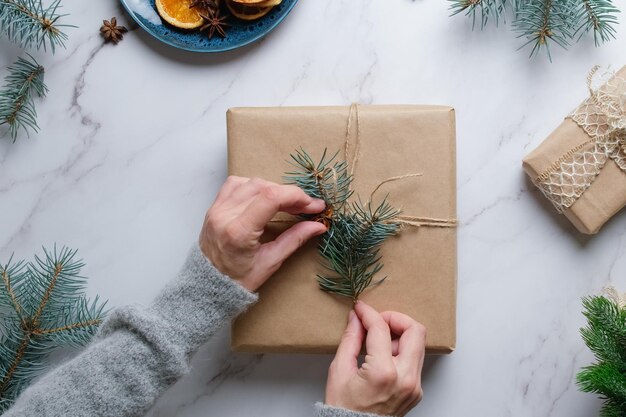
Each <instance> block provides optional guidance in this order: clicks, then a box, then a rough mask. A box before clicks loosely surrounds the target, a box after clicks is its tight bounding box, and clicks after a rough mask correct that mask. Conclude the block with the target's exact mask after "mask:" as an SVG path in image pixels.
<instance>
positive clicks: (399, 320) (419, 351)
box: [381, 311, 426, 373]
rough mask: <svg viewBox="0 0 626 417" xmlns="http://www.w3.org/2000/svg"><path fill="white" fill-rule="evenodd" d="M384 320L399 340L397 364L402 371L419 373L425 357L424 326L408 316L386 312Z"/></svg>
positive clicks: (382, 314) (383, 313)
mask: <svg viewBox="0 0 626 417" xmlns="http://www.w3.org/2000/svg"><path fill="white" fill-rule="evenodd" d="M381 316H382V318H383V319H384V320H385V322H386V323H387V324H388V325H389V329H390V330H391V331H392V332H393V333H394V334H396V335H398V336H399V339H398V353H397V355H396V356H397V364H398V367H399V368H400V369H403V370H405V371H407V372H411V373H417V372H418V370H419V368H420V363H421V361H422V360H423V357H424V350H425V345H426V333H425V329H424V326H422V325H421V324H420V323H418V322H416V321H415V320H413V319H412V318H411V317H409V316H407V315H406V314H402V313H398V312H395V311H384V312H382V313H381Z"/></svg>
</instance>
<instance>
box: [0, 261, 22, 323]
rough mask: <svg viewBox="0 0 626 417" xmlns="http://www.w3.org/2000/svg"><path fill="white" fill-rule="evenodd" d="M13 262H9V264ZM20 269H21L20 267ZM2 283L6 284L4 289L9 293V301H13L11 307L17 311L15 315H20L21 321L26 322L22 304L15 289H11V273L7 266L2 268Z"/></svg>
mask: <svg viewBox="0 0 626 417" xmlns="http://www.w3.org/2000/svg"><path fill="white" fill-rule="evenodd" d="M10 262H11V261H10V260H9V263H10ZM18 269H19V267H18ZM2 282H3V284H4V288H5V290H6V292H7V295H8V296H9V299H10V301H11V307H13V310H14V311H15V313H16V314H17V315H18V317H19V318H20V321H22V322H23V321H24V320H23V319H22V307H21V306H20V303H19V302H18V301H17V297H16V296H15V292H14V291H13V288H12V287H11V280H10V278H9V271H8V269H7V267H6V266H5V267H4V268H2Z"/></svg>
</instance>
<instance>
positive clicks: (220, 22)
mask: <svg viewBox="0 0 626 417" xmlns="http://www.w3.org/2000/svg"><path fill="white" fill-rule="evenodd" d="M198 14H199V15H200V16H202V17H203V18H204V20H206V23H205V24H204V25H203V26H201V27H200V30H207V29H208V33H209V39H211V38H212V37H213V35H215V32H217V33H219V34H220V36H221V37H222V38H225V37H226V31H225V30H224V28H225V27H227V26H230V25H229V24H228V23H226V22H225V20H226V18H227V16H221V17H220V11H219V10H215V11H213V10H211V9H208V10H207V13H206V14H204V13H198Z"/></svg>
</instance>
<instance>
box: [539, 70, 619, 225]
mask: <svg viewBox="0 0 626 417" xmlns="http://www.w3.org/2000/svg"><path fill="white" fill-rule="evenodd" d="M598 69H599V67H598V66H596V67H594V68H593V69H592V70H591V72H590V73H589V76H588V77H587V86H588V88H589V97H588V98H587V99H586V100H585V101H584V102H583V103H582V104H581V105H580V106H578V107H577V108H576V109H575V110H574V111H573V112H572V113H571V114H570V115H569V116H568V118H570V119H571V120H572V121H574V122H575V123H576V124H577V125H578V126H580V127H581V128H582V129H583V130H584V131H585V132H586V133H587V135H589V140H587V141H585V142H583V143H581V144H580V145H578V146H576V147H575V148H574V149H571V150H569V151H568V152H566V153H565V154H564V155H562V156H561V157H560V158H559V159H557V160H556V161H555V162H554V163H553V164H552V165H550V167H548V169H546V170H545V171H544V172H542V173H541V174H540V175H539V176H537V178H535V179H534V183H535V185H536V186H537V187H538V188H539V189H540V190H541V191H542V193H543V194H544V195H545V196H546V198H548V200H550V201H551V202H552V204H553V205H554V207H556V209H557V211H558V212H559V213H563V212H564V211H565V210H567V209H568V208H569V207H571V206H572V204H574V203H575V202H576V200H578V198H580V196H581V195H583V193H584V192H585V191H586V190H587V189H588V188H589V187H590V186H591V184H593V182H594V180H595V179H596V177H597V176H598V175H599V174H600V172H601V171H602V168H603V167H604V165H605V164H606V163H607V161H608V160H609V159H611V160H613V161H615V163H616V164H617V166H618V167H620V169H621V170H622V171H624V172H626V153H625V151H626V80H625V79H623V78H621V77H619V76H617V75H615V74H614V73H605V74H603V75H602V76H601V77H596V75H597V73H598ZM598 79H599V80H598ZM598 81H600V84H599V85H600V86H599V87H595V85H594V84H597V82H598ZM603 81H606V82H604V83H602V82H603Z"/></svg>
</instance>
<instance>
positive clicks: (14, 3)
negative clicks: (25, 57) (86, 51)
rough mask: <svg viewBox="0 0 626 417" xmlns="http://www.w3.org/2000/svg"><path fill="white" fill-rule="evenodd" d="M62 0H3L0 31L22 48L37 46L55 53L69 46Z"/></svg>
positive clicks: (0, 12) (0, 2)
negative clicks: (61, 5) (61, 9)
mask: <svg viewBox="0 0 626 417" xmlns="http://www.w3.org/2000/svg"><path fill="white" fill-rule="evenodd" d="M60 4H61V0H54V1H52V3H50V4H49V5H44V4H43V1H42V0H0V33H2V34H4V35H5V36H6V37H7V38H8V39H9V40H11V41H12V42H15V43H17V44H18V45H20V47H22V48H36V49H41V48H43V50H44V51H45V50H47V49H48V48H50V50H51V51H52V53H54V52H55V50H56V48H57V47H59V46H61V47H65V41H66V40H67V35H66V34H65V33H64V32H63V31H62V29H63V28H66V27H71V26H70V25H63V24H60V23H59V19H61V18H62V17H64V16H66V15H63V14H59V13H58V10H59V7H60Z"/></svg>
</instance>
